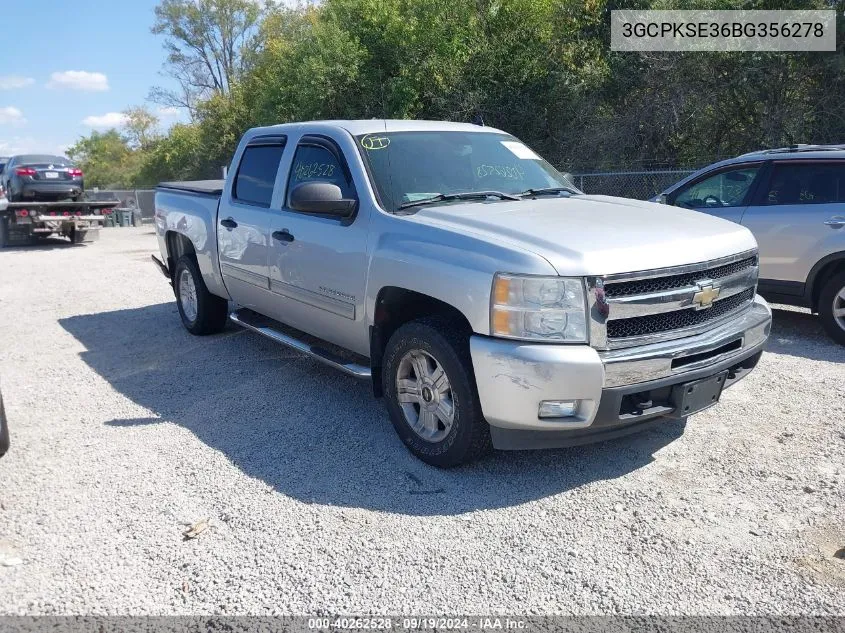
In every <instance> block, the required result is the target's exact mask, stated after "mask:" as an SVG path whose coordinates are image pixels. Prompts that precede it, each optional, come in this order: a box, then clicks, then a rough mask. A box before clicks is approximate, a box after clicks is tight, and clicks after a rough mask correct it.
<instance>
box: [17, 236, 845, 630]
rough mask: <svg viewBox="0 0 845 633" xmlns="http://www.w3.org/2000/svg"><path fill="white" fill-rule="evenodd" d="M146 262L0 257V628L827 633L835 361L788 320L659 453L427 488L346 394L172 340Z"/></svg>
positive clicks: (654, 440) (135, 254)
mask: <svg viewBox="0 0 845 633" xmlns="http://www.w3.org/2000/svg"><path fill="white" fill-rule="evenodd" d="M155 248H156V246H155V237H154V235H153V233H152V231H151V230H150V229H149V228H137V229H109V230H105V231H103V235H102V239H101V240H100V241H99V242H96V243H93V244H88V245H83V246H78V247H71V246H69V245H68V244H66V243H63V242H60V241H58V240H56V241H51V242H48V243H47V244H45V245H44V246H42V247H38V248H32V247H30V248H13V249H7V250H4V251H2V252H0V271H2V272H0V323H1V324H2V339H0V340H2V342H0V379H2V388H3V396H4V399H5V402H6V410H7V413H8V416H9V418H10V422H11V430H12V442H13V444H12V449H11V451H10V453H9V454H8V455H7V456H6V457H5V458H3V459H2V460H0V613H6V614H174V613H179V614H183V613H184V614H187V613H202V614H210V613H215V614H224V613H225V614H235V613H238V614H242V613H251V614H274V613H295V614H303V613H363V612H366V613H383V614H401V613H410V612H417V613H420V612H422V613H437V612H447V613H462V612H464V613H496V614H503V613H544V614H552V613H561V614H588V613H589V614H595V613H626V614H740V613H741V614H803V613H814V614H822V613H824V614H842V615H845V560H839V559H837V558H836V557H835V556H834V552H836V551H837V550H838V549H839V548H843V547H845V497H843V490H845V395H844V394H845V392H844V391H843V385H845V369H844V368H845V365H843V363H845V349H843V348H839V347H837V346H835V345H834V344H833V343H831V342H829V341H828V340H827V339H826V338H825V337H824V335H823V334H822V332H821V330H820V327H819V324H818V323H817V321H816V319H814V318H813V317H811V316H810V315H809V314H806V313H803V312H801V311H796V310H789V311H787V310H777V311H776V313H775V326H774V333H773V337H772V341H771V344H770V351H769V353H768V354H767V355H765V356H764V359H763V360H762V362H761V364H760V365H759V367H758V369H757V371H756V372H754V373H752V375H751V376H750V377H749V378H747V379H746V380H744V381H743V382H741V383H739V384H738V385H737V386H736V387H734V388H733V389H731V390H730V391H728V392H726V394H725V395H724V398H723V402H722V403H721V404H720V405H719V406H718V407H716V408H714V409H711V410H709V411H707V412H704V413H702V414H700V415H698V416H695V417H694V418H691V419H690V421H689V422H688V423H687V424H686V427H685V428H684V425H682V424H679V423H671V422H669V423H666V424H665V425H663V426H661V427H659V428H658V429H656V430H654V431H652V432H647V433H645V434H642V435H639V436H634V437H630V438H626V439H621V440H617V441H613V442H608V443H605V444H600V445H594V446H589V447H583V448H576V449H568V450H559V451H551V452H532V453H497V454H495V455H494V456H493V457H491V458H489V459H487V460H485V461H483V462H481V463H479V464H475V465H473V466H470V467H466V468H463V469H459V470H453V471H445V472H444V471H438V470H436V469H433V468H430V467H427V466H426V465H424V464H422V463H421V462H419V461H417V460H415V459H414V458H413V457H411V456H410V455H409V454H408V453H407V452H406V451H405V449H404V448H403V446H402V445H401V443H400V442H399V440H398V439H397V437H396V436H395V434H394V432H393V429H392V428H391V426H390V424H389V421H388V419H387V415H386V413H385V410H384V407H383V404H382V403H381V402H379V401H377V400H374V399H373V398H372V397H371V395H370V391H369V388H368V386H367V385H366V384H362V383H358V382H356V381H355V380H354V379H352V378H347V377H345V376H343V375H341V374H338V373H335V372H333V371H332V370H330V369H327V368H324V367H322V366H320V365H318V364H316V363H315V362H313V361H311V360H309V359H306V358H303V357H301V356H298V355H296V354H294V353H292V352H289V351H287V350H286V349H284V348H282V347H279V346H276V345H275V344H273V343H272V342H270V341H266V340H264V339H261V338H259V337H258V336H256V335H254V334H251V333H247V332H242V331H239V330H237V329H235V328H234V327H232V328H230V329H229V330H227V332H226V333H224V334H222V335H219V336H214V337H208V338H196V337H192V336H190V335H189V334H187V333H186V332H185V331H184V330H183V329H182V326H181V324H180V322H179V318H178V315H177V312H176V307H175V304H174V302H173V296H172V293H171V291H170V288H169V286H168V285H167V284H166V282H165V280H164V279H163V278H162V277H161V275H160V274H159V273H158V271H157V270H156V269H155V268H154V266H153V265H152V263H151V262H150V260H149V253H150V252H151V251H153V250H155ZM206 518H207V519H209V523H210V526H211V527H210V528H209V529H207V530H205V531H204V532H203V533H201V534H200V535H199V537H198V538H196V539H193V540H184V539H183V536H182V533H183V531H184V530H185V529H186V526H187V524H192V523H195V522H197V521H200V520H202V519H206Z"/></svg>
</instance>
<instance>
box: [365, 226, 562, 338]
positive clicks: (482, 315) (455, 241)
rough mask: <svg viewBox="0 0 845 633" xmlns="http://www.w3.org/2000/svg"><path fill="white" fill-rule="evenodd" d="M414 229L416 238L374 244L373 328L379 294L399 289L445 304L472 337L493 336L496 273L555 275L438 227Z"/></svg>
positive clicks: (518, 255) (386, 237)
mask: <svg viewBox="0 0 845 633" xmlns="http://www.w3.org/2000/svg"><path fill="white" fill-rule="evenodd" d="M397 220H398V221H400V222H401V218H397ZM412 226H413V233H411V232H406V231H386V232H383V233H381V234H380V235H379V238H378V240H376V243H375V244H374V247H373V251H372V254H371V257H370V269H369V274H368V285H367V306H366V308H367V315H368V317H369V322H370V324H372V323H373V315H374V314H375V308H376V300H377V298H378V295H379V292H380V291H381V289H382V288H385V287H387V286H395V287H398V288H404V289H407V290H413V291H415V292H419V293H422V294H424V295H428V296H430V297H433V298H435V299H438V300H440V301H443V302H444V303H446V304H448V305H450V306H452V307H453V308H455V309H456V310H458V311H459V312H460V313H461V314H463V315H464V317H466V320H467V321H468V322H469V324H470V326H471V327H472V330H473V332H476V333H478V334H489V333H490V292H491V289H492V284H493V276H494V275H495V274H496V273H497V272H516V273H526V274H540V275H555V274H556V273H555V270H554V268H552V266H551V264H549V263H548V262H547V261H546V260H545V259H543V258H541V257H539V256H538V255H534V254H533V253H528V252H524V251H521V250H519V249H515V248H511V247H506V246H501V245H498V244H491V243H489V242H486V241H485V240H483V239H480V238H476V237H473V236H467V235H458V234H455V233H453V232H451V231H447V230H444V229H440V228H436V227H425V226H420V225H419V224H414V225H412Z"/></svg>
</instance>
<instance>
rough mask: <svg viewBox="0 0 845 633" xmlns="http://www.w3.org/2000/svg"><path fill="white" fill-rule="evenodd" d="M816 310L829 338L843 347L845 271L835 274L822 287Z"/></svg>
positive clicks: (844, 336) (844, 339)
mask: <svg viewBox="0 0 845 633" xmlns="http://www.w3.org/2000/svg"><path fill="white" fill-rule="evenodd" d="M818 309H819V318H820V319H821V320H822V325H823V326H824V329H825V331H827V333H828V335H829V336H830V338H832V339H833V340H834V341H836V342H837V343H839V344H840V345H845V271H842V272H840V273H837V274H835V275H834V276H833V277H831V278H830V279H828V280H827V283H825V285H824V286H823V287H822V291H821V293H820V294H819V304H818Z"/></svg>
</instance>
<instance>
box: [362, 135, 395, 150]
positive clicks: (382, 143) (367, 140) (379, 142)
mask: <svg viewBox="0 0 845 633" xmlns="http://www.w3.org/2000/svg"><path fill="white" fill-rule="evenodd" d="M388 145H390V139H389V138H387V137H386V136H376V135H374V134H367V135H366V136H365V137H363V138H362V139H361V147H363V148H364V149H368V150H373V149H385V148H386V147H387V146H388Z"/></svg>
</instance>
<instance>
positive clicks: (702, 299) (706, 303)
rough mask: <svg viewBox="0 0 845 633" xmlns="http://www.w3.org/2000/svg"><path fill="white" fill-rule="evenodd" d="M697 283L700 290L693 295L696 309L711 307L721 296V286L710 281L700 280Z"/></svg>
mask: <svg viewBox="0 0 845 633" xmlns="http://www.w3.org/2000/svg"><path fill="white" fill-rule="evenodd" d="M697 285H698V291H697V292H696V293H695V294H694V295H693V296H692V304H693V305H694V306H695V309H696V310H701V309H703V308H709V307H711V306H712V305H713V302H714V301H715V300H716V299H718V298H719V292H720V291H721V288H719V286H714V285H713V284H712V283H710V282H699V283H698V284H697Z"/></svg>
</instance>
